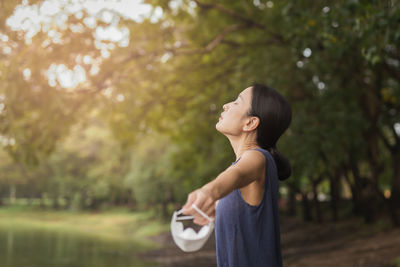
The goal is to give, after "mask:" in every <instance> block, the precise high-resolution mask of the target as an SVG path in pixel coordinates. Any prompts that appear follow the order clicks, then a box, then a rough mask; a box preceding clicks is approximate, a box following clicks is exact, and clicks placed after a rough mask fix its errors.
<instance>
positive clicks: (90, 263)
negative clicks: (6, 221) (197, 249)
mask: <svg viewBox="0 0 400 267" xmlns="http://www.w3.org/2000/svg"><path fill="white" fill-rule="evenodd" d="M142 249H143V248H142V247H141V246H140V245H139V244H136V243H134V242H126V241H125V242H122V241H108V240H101V239H97V238H94V237H87V236H81V235H77V234H69V233H65V232H56V231H43V230H31V229H24V230H21V229H0V266H1V267H61V266H63V267H64V266H68V267H142V266H143V267H148V266H157V265H156V264H155V263H151V262H146V261H144V260H141V259H138V258H137V257H136V256H135V254H136V253H137V252H138V251H141V250H142Z"/></svg>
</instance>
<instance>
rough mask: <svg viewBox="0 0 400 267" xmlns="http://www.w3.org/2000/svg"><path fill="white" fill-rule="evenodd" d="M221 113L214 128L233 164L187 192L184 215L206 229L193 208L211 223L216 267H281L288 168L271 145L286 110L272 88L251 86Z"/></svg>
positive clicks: (288, 118)
mask: <svg viewBox="0 0 400 267" xmlns="http://www.w3.org/2000/svg"><path fill="white" fill-rule="evenodd" d="M223 109H224V111H223V112H222V114H221V117H220V118H219V121H218V123H217V124H216V129H217V130H218V131H219V132H221V133H222V134H223V135H225V136H226V137H227V138H228V139H229V141H230V143H231V145H232V148H233V150H234V152H235V154H236V161H235V162H233V163H232V165H231V166H230V167H229V168H227V169H226V170H225V171H223V172H222V173H220V174H219V175H218V176H217V177H216V178H215V179H214V180H213V181H211V182H209V183H208V184H206V185H204V186H203V187H201V188H200V189H197V190H195V191H193V192H192V193H190V194H189V195H188V199H187V202H186V204H185V205H184V206H183V213H184V214H190V215H193V216H194V222H195V223H197V224H200V225H205V224H207V223H208V221H207V220H206V219H204V217H203V216H201V215H200V214H199V213H198V212H196V211H195V210H194V209H193V208H192V204H195V205H197V207H198V208H200V209H201V210H202V211H204V212H205V213H206V214H207V215H208V216H210V217H212V218H215V237H216V247H217V262H218V266H219V267H225V266H229V267H232V266H239V267H242V266H243V267H250V266H257V267H258V266H268V267H273V266H282V256H281V247H280V227H279V213H278V201H277V198H278V178H279V179H280V180H285V179H287V178H289V176H290V174H291V167H290V164H289V162H288V160H287V159H286V158H285V157H283V156H282V155H281V154H280V153H279V152H278V151H277V149H276V143H277V141H278V139H279V137H280V136H281V135H282V134H283V133H284V132H285V130H286V129H287V128H288V127H289V125H290V122H291V118H292V112H291V108H290V105H289V103H288V102H287V101H286V100H285V98H284V97H283V96H282V95H281V94H279V93H278V92H277V91H276V90H274V89H273V88H270V87H268V86H265V85H262V84H255V85H253V86H251V87H248V88H246V89H245V90H243V91H242V92H241V93H240V94H239V96H238V98H237V99H236V100H235V101H234V102H230V103H227V104H225V105H224V106H223ZM217 202H218V205H217Z"/></svg>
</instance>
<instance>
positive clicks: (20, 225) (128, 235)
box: [0, 206, 169, 250]
mask: <svg viewBox="0 0 400 267" xmlns="http://www.w3.org/2000/svg"><path fill="white" fill-rule="evenodd" d="M0 228H3V229H32V230H43V231H54V232H59V233H68V234H74V235H80V236H87V237H93V238H97V239H101V240H106V241H116V242H118V241H120V242H131V241H132V242H135V243H137V244H140V247H141V248H142V249H143V250H147V249H155V248H157V247H159V244H158V243H156V242H153V241H151V239H149V238H148V237H149V236H154V235H157V234H160V233H162V232H165V231H166V230H167V229H169V228H168V225H166V224H165V223H163V222H161V221H160V220H158V219H156V218H155V216H154V214H152V213H151V212H129V211H128V210H127V209H124V208H118V209H117V208H114V209H112V210H109V211H103V212H82V211H79V212H71V211H54V210H40V209H36V208H30V207H24V206H6V207H2V208H0Z"/></svg>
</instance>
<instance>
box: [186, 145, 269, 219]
mask: <svg viewBox="0 0 400 267" xmlns="http://www.w3.org/2000/svg"><path fill="white" fill-rule="evenodd" d="M264 164H265V158H264V155H262V153H261V152H259V151H256V150H248V151H245V152H244V153H243V155H242V156H241V158H240V160H239V161H238V162H237V163H236V164H235V165H232V166H230V167H229V168H227V169H226V170H225V171H223V172H221V173H220V174H219V175H218V176H217V178H215V179H214V180H212V181H211V182H209V183H207V184H205V185H204V186H203V187H201V188H199V189H197V190H195V191H193V192H191V193H190V194H189V195H188V198H187V201H186V204H185V205H184V206H183V213H184V214H190V215H193V216H194V217H195V219H194V223H197V224H201V225H204V224H207V223H208V221H207V220H206V219H205V218H203V217H202V216H201V215H199V214H198V213H197V212H196V211H195V210H194V209H193V208H192V204H195V205H196V206H197V207H198V208H200V209H201V210H202V211H204V212H205V213H206V214H207V215H208V216H210V217H212V218H214V217H215V209H216V201H217V200H219V199H220V198H223V197H224V196H226V195H228V194H229V193H230V192H232V191H233V190H234V189H237V188H242V187H245V186H247V185H248V184H250V183H252V182H254V181H255V180H256V179H257V178H258V176H257V175H258V174H259V173H260V172H261V171H262V169H263V167H264Z"/></svg>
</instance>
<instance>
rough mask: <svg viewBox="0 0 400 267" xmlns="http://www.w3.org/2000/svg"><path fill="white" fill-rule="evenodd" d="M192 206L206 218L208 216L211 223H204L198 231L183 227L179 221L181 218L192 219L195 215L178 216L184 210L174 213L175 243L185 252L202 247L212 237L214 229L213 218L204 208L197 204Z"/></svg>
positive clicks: (172, 223) (172, 228)
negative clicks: (201, 208)
mask: <svg viewBox="0 0 400 267" xmlns="http://www.w3.org/2000/svg"><path fill="white" fill-rule="evenodd" d="M192 207H193V208H194V209H195V210H196V211H197V212H198V213H200V214H201V215H202V216H203V217H204V218H206V219H207V220H208V221H209V223H208V224H207V225H204V226H203V227H202V228H201V229H200V231H199V232H198V233H196V232H195V231H194V230H193V229H192V228H186V229H185V230H184V229H183V223H181V222H178V221H181V220H192V219H193V216H182V217H177V216H178V215H180V214H182V210H179V211H175V212H174V214H173V215H172V220H171V233H172V237H173V239H174V241H175V244H176V245H177V246H178V247H179V248H180V249H182V250H183V251H185V252H193V251H197V250H199V249H201V248H202V247H203V246H204V244H205V243H206V241H207V240H208V238H209V237H210V235H211V233H212V231H213V230H214V222H213V220H212V219H211V218H210V217H208V216H207V214H205V213H204V212H203V211H202V210H200V209H199V208H198V207H197V206H196V205H194V204H193V205H192Z"/></svg>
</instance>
